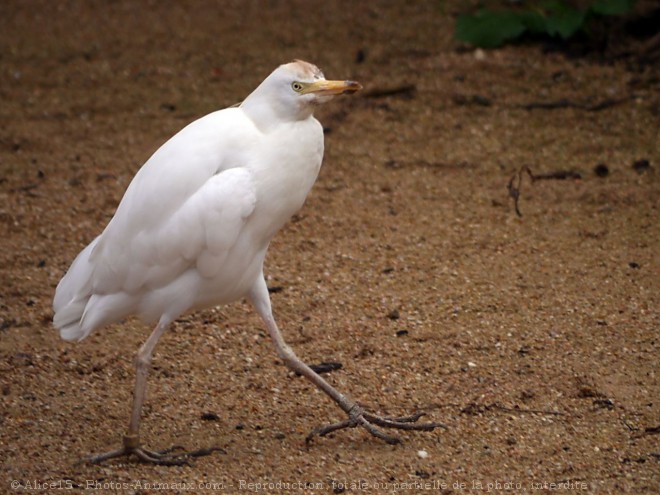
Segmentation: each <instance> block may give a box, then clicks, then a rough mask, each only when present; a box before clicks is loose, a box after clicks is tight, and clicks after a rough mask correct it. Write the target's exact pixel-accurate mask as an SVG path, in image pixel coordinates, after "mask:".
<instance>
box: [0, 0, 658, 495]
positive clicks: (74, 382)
mask: <svg viewBox="0 0 660 495" xmlns="http://www.w3.org/2000/svg"><path fill="white" fill-rule="evenodd" d="M460 5H465V4H463V3H461V2H386V3H382V2H376V3H374V2H339V1H334V0H333V1H329V2H317V1H299V2H266V1H263V2H262V1H259V2H257V1H253V2H243V1H235V2H226V1H222V2H202V1H188V2H156V1H151V2H132V1H123V0H122V1H115V2H107V3H91V2H89V3H82V2H73V1H43V2H38V1H29V2H28V1H17V0H12V1H5V2H2V4H1V5H0V26H1V29H0V67H1V68H2V71H1V75H0V102H1V104H0V118H1V120H2V125H1V126H0V195H1V197H2V204H1V206H0V220H1V221H0V229H1V234H0V235H1V243H2V244H1V246H2V249H0V270H1V275H2V281H3V284H2V291H1V300H0V390H1V394H0V473H1V476H0V493H28V492H29V493H33V492H37V493H39V492H41V493H61V492H62V491H61V490H62V489H68V491H67V493H140V494H152V493H165V492H167V493H256V492H258V493H302V492H304V493H365V492H366V493H397V492H398V493H422V492H428V491H432V492H435V493H457V494H465V493H470V494H476V493H485V492H490V493H527V492H536V491H546V492H550V491H552V492H561V493H567V492H571V493H572V492H580V493H603V494H606V493H607V494H610V493H611V494H620V493H635V494H645V493H649V494H650V493H658V490H659V486H660V482H659V467H658V461H659V455H660V449H659V447H658V436H657V435H658V427H659V426H660V407H659V401H658V397H659V396H660V387H659V386H658V378H657V371H658V368H657V363H658V327H659V324H660V313H659V310H658V302H659V301H658V299H659V293H658V289H659V286H660V282H659V280H660V278H659V272H660V271H659V269H658V261H659V259H658V254H659V253H658V240H659V239H660V222H658V207H659V204H660V195H659V192H660V187H659V182H658V167H659V164H660V149H659V148H658V130H659V128H660V126H659V116H658V115H659V106H658V105H659V100H660V98H659V97H658V91H657V89H658V87H657V85H658V73H657V70H655V69H654V68H653V66H652V65H650V64H647V63H637V62H636V61H635V59H634V57H632V58H631V57H625V56H623V57H620V58H618V57H616V58H612V57H609V58H607V57H605V58H606V59H603V57H599V56H587V57H581V58H570V57H567V56H565V55H564V54H562V53H556V52H550V53H545V52H544V51H543V50H542V47H540V46H539V45H536V44H534V45H528V46H518V47H507V48H503V49H499V50H493V51H486V52H475V51H474V50H465V49H461V47H459V46H458V45H457V44H456V43H455V42H453V41H452V39H451V36H452V30H453V23H454V19H455V17H456V14H457V13H458V12H459V11H460V9H459V6H460ZM620 41H621V40H620ZM623 41H625V42H626V43H628V42H630V43H632V42H634V41H636V40H632V41H631V40H630V39H626V40H623ZM641 41H643V40H641ZM641 41H640V42H641ZM612 45H613V46H612V49H613V50H614V52H615V53H616V50H617V49H618V48H621V47H619V46H618V45H617V40H614V41H613V42H612ZM630 46H632V47H633V48H634V47H636V46H637V45H635V44H634V43H633V44H632V45H625V46H624V47H623V48H626V47H630ZM623 48H621V50H623ZM294 58H301V59H305V60H309V61H312V62H314V63H316V64H318V65H320V66H321V67H322V68H323V69H324V71H325V73H326V75H327V76H328V77H331V78H352V79H356V80H359V81H361V82H362V83H363V84H364V85H365V91H364V92H363V93H362V94H361V95H357V96H355V97H351V98H348V97H347V98H342V99H340V100H337V101H335V102H333V103H332V104H330V105H328V106H327V107H325V108H323V109H322V110H321V111H320V112H318V115H317V116H318V117H319V119H320V120H321V121H322V122H323V124H324V126H325V127H326V130H327V132H326V156H325V160H324V167H323V169H322V171H321V174H320V177H319V180H318V182H317V184H316V186H315V188H314V189H313V191H312V193H311V195H310V196H309V198H308V201H307V203H306V204H305V206H304V208H303V209H302V210H301V211H300V213H299V214H298V215H297V216H296V217H295V218H294V221H292V222H291V223H289V224H288V225H287V227H285V228H284V229H283V231H282V232H281V233H280V234H279V235H278V236H277V237H276V239H275V240H274V242H273V243H272V245H271V249H270V251H269V255H268V259H267V276H268V283H269V285H270V287H271V288H277V289H276V290H275V291H274V292H273V294H272V301H273V306H274V309H275V312H276V317H277V319H278V321H279V324H280V327H281V328H282V329H283V332H284V334H285V337H286V338H287V340H288V342H289V343H290V344H291V345H292V347H293V348H294V349H295V350H296V352H297V353H298V354H299V355H300V356H301V357H302V358H303V359H304V360H305V361H306V362H308V363H312V364H313V363H320V362H324V361H334V362H339V363H341V364H342V365H343V367H342V369H341V370H338V371H334V372H332V373H330V374H327V375H325V376H326V377H327V379H328V380H329V381H330V382H331V383H332V384H333V385H335V386H336V387H337V388H339V389H340V390H342V391H343V392H345V393H347V394H348V395H350V396H351V397H354V398H356V399H358V400H359V401H360V402H361V403H362V404H364V405H365V406H368V407H369V408H370V409H372V410H374V411H375V412H381V413H384V414H390V415H394V414H406V413H409V412H412V411H417V410H421V411H425V412H426V413H427V414H428V418H429V420H432V421H441V422H443V423H444V424H446V426H447V429H446V430H442V429H438V430H436V431H434V432H431V433H429V432H425V433H402V434H401V435H400V436H401V438H402V440H403V441H404V442H403V444H402V445H399V446H390V445H387V444H385V443H383V442H381V441H379V440H377V439H375V438H373V437H371V436H369V435H368V434H366V433H365V432H364V431H361V430H348V431H346V430H345V431H341V432H338V433H335V434H332V435H330V436H328V437H324V438H317V439H315V440H314V441H313V442H312V443H311V444H310V445H309V446H306V445H305V436H306V435H307V433H308V432H309V431H310V430H311V429H313V428H314V427H316V426H318V425H320V424H324V423H327V422H330V421H337V420H341V419H343V416H342V412H341V411H340V410H339V409H338V408H337V407H336V406H335V405H334V404H332V403H331V402H330V401H329V400H327V399H326V398H325V397H324V396H323V395H322V394H321V393H319V392H318V391H316V390H315V389H314V387H313V386H311V385H310V384H309V383H307V382H306V381H305V380H304V379H303V378H300V377H296V376H294V375H292V374H291V373H288V372H287V369H286V368H285V367H284V366H283V365H282V364H281V362H279V360H278V359H277V356H276V355H275V352H274V349H273V346H272V344H271V342H270V341H269V338H268V336H267V335H266V333H265V331H264V329H263V327H262V324H261V322H260V321H259V319H258V317H257V316H256V315H255V314H254V312H253V311H252V309H251V308H250V307H249V306H248V305H247V304H246V303H240V302H239V303H236V304H233V305H231V306H226V307H220V308H215V309H209V310H206V311H202V312H198V313H195V314H190V315H187V316H186V317H184V318H182V319H181V320H179V321H178V322H177V323H176V324H175V325H174V326H173V328H172V330H171V331H170V332H169V333H168V334H167V335H166V336H165V337H164V338H163V339H162V340H161V342H160V344H159V346H158V348H157V350H156V354H155V358H154V363H153V372H152V374H151V375H150V381H149V387H150V388H149V397H148V400H147V404H146V405H145V408H144V411H143V426H142V428H143V431H142V435H143V439H144V441H145V443H147V444H148V445H149V446H151V447H153V448H157V449H162V448H165V447H168V446H170V445H172V444H180V445H183V446H185V447H186V448H188V449H195V448H201V447H214V446H217V447H221V448H222V449H223V450H224V452H216V453H214V454H212V455H210V456H207V457H201V458H197V459H194V460H193V461H192V462H191V464H190V465H189V466H181V467H164V466H152V465H146V464H141V463H138V462H136V461H135V460H130V461H127V460H117V461H111V462H108V463H106V464H103V465H89V464H84V463H83V464H77V463H76V462H77V461H78V460H79V459H81V458H82V457H84V456H87V455H89V454H91V453H99V452H102V451H104V450H107V449H109V448H114V447H117V446H118V445H119V444H120V441H121V436H122V435H123V433H124V430H125V427H126V424H127V419H128V415H129V408H130V400H131V394H132V386H133V379H134V371H133V366H132V359H133V356H134V353H135V351H136V350H137V348H138V347H139V346H140V344H141V343H142V342H143V341H144V340H145V338H146V336H147V335H148V333H149V328H147V327H146V326H144V325H143V324H141V323H140V322H139V321H137V320H130V321H127V322H124V323H123V324H119V325H113V326H111V327H108V328H106V329H103V330H101V331H98V332H96V333H95V334H94V335H93V336H91V337H90V338H89V339H87V340H85V341H84V342H81V343H79V344H70V343H66V342H63V341H61V340H60V338H59V336H58V334H57V333H56V331H55V330H54V329H53V328H52V325H51V319H52V309H51V301H52V296H53V293H54V288H55V286H56V284H57V282H58V280H59V279H60V278H61V276H62V275H63V274H64V272H65V271H66V269H67V267H68V266H69V264H70V263H71V261H72V260H73V258H74V257H75V255H76V254H77V252H78V251H79V250H80V249H81V248H82V247H84V245H85V244H86V243H88V242H89V241H90V240H91V239H93V238H94V237H95V236H96V235H97V234H98V233H99V232H100V231H101V230H102V228H103V227H104V225H105V224H106V223H107V221H108V220H109V219H110V218H111V217H112V215H113V213H114V209H115V208H116V205H117V204H118V202H119V200H120V199H121V196H122V194H123V191H124V190H125V188H126V187H127V185H128V184H129V182H130V180H131V178H132V176H133V174H134V173H135V172H136V171H137V169H138V168H139V167H140V165H141V164H142V163H143V162H144V161H145V160H146V159H147V158H148V157H149V155H150V153H152V152H153V151H154V150H155V149H156V148H157V147H158V146H159V145H160V144H162V143H163V142H164V141H165V140H166V139H167V138H168V137H169V136H171V135H172V134H174V133H175V132H176V131H177V130H179V129H180V128H181V127H183V126H184V125H185V124H187V123H188V122H190V121H192V120H194V119H195V118H197V117H199V116H202V115H204V114H206V113H209V112H211V111H213V110H215V109H218V108H223V107H225V106H228V105H231V104H233V103H235V102H237V101H239V100H241V98H243V97H244V96H245V95H247V94H248V93H249V92H250V91H251V90H252V89H253V88H254V87H255V86H256V85H257V84H258V83H259V82H260V81H261V80H262V79H263V78H264V77H265V76H266V75H267V74H268V73H270V71H271V70H272V69H274V68H275V67H276V66H277V65H279V64H280V63H283V62H287V61H289V60H291V59H294ZM562 100H566V101H568V104H567V105H558V106H559V108H538V107H539V105H538V104H539V103H541V105H540V106H541V107H543V106H544V105H546V104H547V103H552V102H555V103H556V102H559V101H562ZM644 160H646V161H647V162H644ZM636 162H637V166H636V167H633V164H634V163H636ZM645 163H646V164H645ZM599 164H600V165H604V166H605V167H606V170H605V169H603V168H602V167H601V170H603V171H606V172H607V173H606V174H604V176H598V175H597V174H596V173H595V172H594V169H595V167H596V166H597V165H599ZM523 165H528V166H529V167H530V169H531V170H532V171H533V173H534V174H536V175H540V174H548V173H555V172H561V171H572V172H577V173H579V174H580V176H581V178H580V179H576V178H569V179H566V180H537V181H535V182H534V183H531V181H530V180H529V177H528V176H527V175H524V174H523V178H522V181H523V182H522V185H521V187H520V199H519V208H520V210H521V212H522V214H523V216H522V217H518V216H517V215H516V213H515V210H514V204H513V201H512V199H511V198H510V197H509V196H508V191H507V184H508V183H509V180H510V179H511V178H512V177H513V176H514V175H515V174H516V172H517V171H518V170H519V168H520V167H521V166H523ZM646 165H648V166H646ZM514 186H516V182H515V181H514ZM420 452H425V453H426V455H424V454H423V453H422V454H420ZM553 484H554V485H553Z"/></svg>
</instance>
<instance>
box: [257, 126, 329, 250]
mask: <svg viewBox="0 0 660 495" xmlns="http://www.w3.org/2000/svg"><path fill="white" fill-rule="evenodd" d="M262 139H263V141H262V143H261V145H260V146H258V147H257V148H258V151H257V152H256V156H255V157H254V160H253V161H252V164H251V167H250V168H251V169H252V171H253V173H254V178H255V184H256V189H257V205H256V208H255V211H254V220H255V223H256V224H258V225H255V227H257V229H258V230H259V231H260V232H262V233H263V234H264V236H265V237H266V238H267V240H270V239H271V238H272V236H273V235H275V233H276V232H277V231H278V230H279V229H280V228H282V226H283V225H284V224H285V223H286V222H287V221H288V220H289V219H290V218H291V216H292V215H293V214H294V213H296V212H297V211H298V210H299V209H300V208H301V207H302V205H303V203H304V202H305V199H306V197H307V195H308V193H309V191H310V189H311V188H312V186H313V185H314V182H315V181H316V178H317V176H318V173H319V170H320V168H321V161H322V160H323V128H322V127H321V124H320V123H319V122H318V121H317V120H316V119H315V118H313V117H310V118H308V119H305V120H303V121H296V122H287V123H285V124H281V125H280V126H278V127H277V128H276V129H274V130H272V131H271V132H269V133H268V134H266V135H264V136H263V138H262Z"/></svg>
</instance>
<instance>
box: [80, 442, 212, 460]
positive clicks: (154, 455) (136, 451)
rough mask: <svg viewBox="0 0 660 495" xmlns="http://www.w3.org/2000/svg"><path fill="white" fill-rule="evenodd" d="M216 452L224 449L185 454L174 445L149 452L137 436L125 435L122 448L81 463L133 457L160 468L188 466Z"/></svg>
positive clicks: (88, 458)
mask: <svg viewBox="0 0 660 495" xmlns="http://www.w3.org/2000/svg"><path fill="white" fill-rule="evenodd" d="M216 451H220V452H223V453H224V449H222V448H220V447H210V448H207V449H199V450H194V451H191V452H186V451H183V447H181V446H180V445H174V446H172V447H170V448H169V449H165V450H160V451H155V450H149V449H146V448H144V447H142V446H141V445H140V440H139V438H138V437H137V436H134V435H126V436H125V437H124V446H123V447H122V448H120V449H117V450H111V451H110V452H105V453H103V454H98V455H93V456H90V457H87V458H85V459H83V461H85V462H89V463H91V464H99V463H101V462H104V461H107V460H108V459H114V458H116V457H130V456H131V455H135V456H136V457H137V458H138V459H139V460H140V461H142V462H148V463H151V464H159V465H161V466H182V465H185V464H190V459H192V458H194V457H201V456H205V455H209V454H212V453H213V452H216Z"/></svg>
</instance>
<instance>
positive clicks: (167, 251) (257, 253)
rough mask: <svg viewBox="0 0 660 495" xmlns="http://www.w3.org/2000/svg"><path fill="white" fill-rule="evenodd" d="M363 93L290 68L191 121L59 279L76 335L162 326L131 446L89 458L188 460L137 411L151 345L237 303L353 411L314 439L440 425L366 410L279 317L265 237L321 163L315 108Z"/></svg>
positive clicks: (58, 302)
mask: <svg viewBox="0 0 660 495" xmlns="http://www.w3.org/2000/svg"><path fill="white" fill-rule="evenodd" d="M360 89H362V86H361V85H360V84H359V83H357V82H354V81H329V80H326V79H325V78H324V76H323V73H322V72H321V71H320V70H319V69H318V68H317V67H316V66H314V65H312V64H309V63H307V62H303V61H300V60H296V61H294V62H291V63H289V64H285V65H282V66H280V67H278V68H277V69H276V70H275V71H273V72H272V73H271V74H270V75H269V76H268V77H267V78H266V79H265V80H264V81H263V82H262V83H261V84H260V85H259V86H258V87H257V89H255V90H254V91H253V92H252V93H251V94H250V95H249V96H248V97H247V98H246V99H245V101H243V102H242V103H241V104H240V105H239V106H235V107H231V108H227V109H224V110H220V111H217V112H214V113H211V114H209V115H207V116H206V117H203V118H201V119H199V120H197V121H195V122H193V123H191V124H190V125H188V126H187V127H185V128H184V129H183V130H181V131H180V132H179V133H178V134H176V135H175V136H174V137H172V138H171V139H170V140H169V141H167V142H166V143H165V144H164V145H163V146H162V147H161V148H160V149H158V150H157V151H156V152H155V153H154V154H153V156H151V158H149V160H147V162H146V163H145V164H144V165H143V166H142V168H141V169H140V170H139V171H138V173H137V174H136V175H135V177H134V178H133V180H132V182H131V183H130V185H129V186H128V189H127V190H126V193H125V194H124V197H123V199H122V200H121V203H120V204H119V207H118V208H117V211H116V213H115V215H114V217H113V218H112V219H111V220H110V223H108V225H107V226H106V228H105V230H104V231H103V233H101V235H99V236H98V237H97V238H96V239H94V240H93V241H92V242H91V243H90V244H89V245H88V246H87V247H86V248H85V249H83V250H82V252H81V253H80V254H79V255H78V256H77V257H76V259H75V260H74V262H73V264H72V265H71V267H70V268H69V271H68V272H67V273H66V275H65V276H64V277H63V278H62V280H61V281H60V283H59V285H58V286H57V290H56V293H55V299H54V302H53V308H54V310H55V316H54V325H55V327H56V328H57V329H59V331H60V335H61V337H62V338H63V339H65V340H69V341H79V340H82V339H84V338H85V337H87V336H88V335H89V334H90V333H91V332H93V331H94V330H96V329H98V328H101V327H103V326H105V325H108V324H110V323H114V322H118V321H121V320H122V319H123V318H125V317H127V316H129V315H132V314H137V315H139V316H140V317H141V318H142V319H143V320H144V321H146V322H152V323H155V328H154V330H153V332H152V333H151V335H150V336H149V338H148V339H147V340H146V342H145V343H144V344H143V345H142V347H141V348H140V349H139V351H138V352H137V355H136V358H135V367H136V382H135V389H134V395H133V408H132V414H131V417H130V422H129V426H128V432H127V434H126V435H125V436H124V437H123V446H122V447H121V448H120V449H118V450H113V451H111V452H107V453H104V454H100V455H96V456H93V457H90V458H89V460H90V461H92V462H101V461H104V460H106V459H110V458H113V457H119V456H128V455H131V454H132V455H136V456H137V457H138V458H139V459H141V460H142V461H146V462H154V463H159V464H180V463H182V462H185V454H184V455H179V456H176V455H174V454H171V453H166V451H163V452H155V451H152V450H148V449H146V448H144V447H143V446H142V445H141V442H140V437H139V426H140V411H141V408H142V404H143V402H144V400H145V391H146V380H147V373H148V369H149V366H150V363H151V357H152V353H153V350H154V347H155V346H156V343H157V342H158V339H159V338H160V337H161V336H162V335H163V333H164V332H165V330H166V329H167V328H168V326H169V324H170V323H172V321H174V320H175V319H176V318H177V317H179V316H180V315H181V314H183V313H184V312H186V311H189V310H194V309H200V308H207V307H212V306H216V305H220V304H226V303H230V302H232V301H236V300H239V299H241V298H247V299H248V300H249V301H251V303H252V304H253V305H254V307H255V309H256V311H257V313H258V314H259V315H260V316H261V318H262V319H263V321H264V323H265V325H266V328H267V329H268V332H269V334H270V336H271V338H272V340H273V342H274V345H275V348H276V350H277V353H278V355H279V357H280V358H281V359H282V360H283V361H284V362H285V363H286V365H287V366H288V367H289V368H290V369H292V370H293V371H295V372H297V373H299V374H301V375H303V376H305V377H306V378H308V379H309V380H310V381H311V382H312V383H313V384H314V385H316V386H317V387H318V388H319V389H321V390H322V391H323V392H325V393H326V394H327V395H329V396H330V397H331V398H332V399H333V400H334V401H335V402H336V403H337V404H338V405H339V407H341V408H342V409H343V410H344V412H345V413H346V414H347V415H348V418H347V419H346V420H345V421H342V422H340V423H336V424H332V425H329V426H325V427H321V428H317V429H316V430H314V431H313V432H312V433H311V434H310V437H311V436H312V435H315V434H319V435H325V434H327V433H329V432H331V431H335V430H338V429H341V428H347V427H355V426H360V427H364V428H366V429H367V430H368V431H369V432H370V433H371V434H372V435H375V436H377V437H379V438H381V439H383V440H385V441H386V442H388V443H397V442H398V440H397V439H396V438H395V437H392V436H389V435H387V434H385V433H383V432H381V431H380V430H379V429H378V428H377V427H376V426H381V427H387V428H400V429H408V430H432V429H433V428H435V427H437V426H439V425H438V424H435V423H416V421H417V420H418V419H419V418H420V417H421V416H422V414H421V413H417V414H414V415H412V416H407V417H402V418H383V417H380V416H376V415H373V414H370V413H368V412H366V411H365V410H364V409H363V408H362V407H360V406H359V405H358V404H357V403H356V402H355V401H353V400H351V399H349V398H348V397H346V396H345V395H343V394H341V393H340V392H338V391H337V390H336V389H335V388H334V387H332V386H331V385H330V384H329V383H328V382H327V381H325V380H324V379H323V378H321V377H320V376H319V375H318V374H317V373H316V372H314V371H313V370H312V369H311V368H310V367H309V366H307V365H306V364H305V363H303V362H302V361H301V360H300V359H299V358H298V357H297V356H296V355H295V354H294V352H293V350H292V349H291V348H290V347H289V346H288V345H287V344H286V342H285V341H284V339H283V338H282V335H281V333H280V331H279V329H278V327H277V325H276V323H275V319H274V318H273V315H272V312H271V304H270V298H269V295H268V289H267V287H266V282H265V280H264V275H263V263H264V257H265V256H266V250H267V249H268V243H269V242H270V240H271V239H272V238H273V236H274V235H275V233H276V232H277V231H278V230H279V229H280V228H281V227H282V226H283V225H284V223H285V222H286V221H287V220H288V219H289V218H290V217H291V216H292V215H293V214H294V213H295V212H296V211H298V209H299V208H300V207H301V206H302V205H303V202H304V201H305V198H306V196H307V194H308V192H309V190H310V189H311V187H312V185H313V184H314V181H315V180H316V177H317V174H318V172H319V169H320V167H321V160H322V158H323V129H322V127H321V124H320V123H319V122H318V121H317V120H316V119H315V118H314V116H313V111H314V109H315V108H316V106H317V105H318V104H319V103H324V102H326V101H329V100H330V99H332V97H333V96H335V95H339V94H344V93H355V92H356V91H359V90H360ZM308 438H309V437H308Z"/></svg>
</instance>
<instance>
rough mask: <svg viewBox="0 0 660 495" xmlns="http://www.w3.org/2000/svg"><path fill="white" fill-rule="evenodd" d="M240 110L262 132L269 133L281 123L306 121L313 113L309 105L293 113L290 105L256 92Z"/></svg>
mask: <svg viewBox="0 0 660 495" xmlns="http://www.w3.org/2000/svg"><path fill="white" fill-rule="evenodd" d="M240 108H241V109H242V110H243V111H244V112H245V113H246V114H247V116H248V117H250V119H251V120H252V121H253V122H254V125H255V126H256V127H257V128H259V129H260V130H261V131H262V132H268V131H269V130H271V129H272V128H274V127H275V126H277V125H279V124H281V123H285V122H287V123H289V122H295V121H301V120H306V119H308V118H310V117H311V116H312V112H313V108H311V106H307V105H300V106H298V107H297V108H296V110H297V111H295V112H292V111H291V106H290V105H286V104H285V103H283V102H281V101H279V100H278V99H277V98H269V97H268V95H264V94H261V93H260V92H256V91H255V92H253V93H252V94H251V95H250V96H248V97H247V98H246V99H245V100H244V101H243V103H241V106H240Z"/></svg>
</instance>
